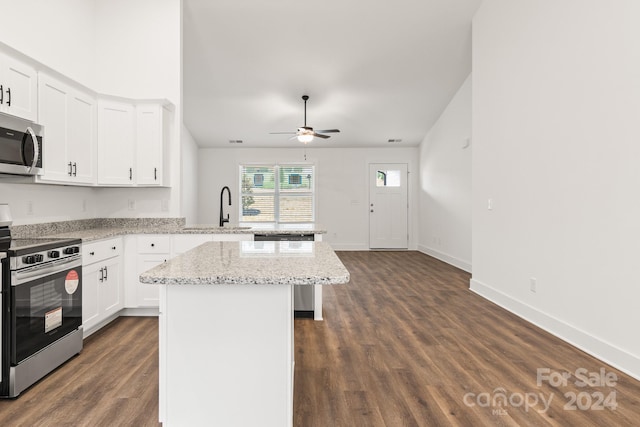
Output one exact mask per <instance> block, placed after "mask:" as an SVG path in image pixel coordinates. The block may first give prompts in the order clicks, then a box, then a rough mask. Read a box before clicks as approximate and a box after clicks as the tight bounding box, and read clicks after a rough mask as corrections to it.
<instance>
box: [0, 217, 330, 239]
mask: <svg viewBox="0 0 640 427" xmlns="http://www.w3.org/2000/svg"><path fill="white" fill-rule="evenodd" d="M11 229H12V234H13V236H14V237H27V238H39V237H45V238H46V237H56V238H80V239H82V241H83V242H90V241H94V240H101V239H108V238H111V237H119V236H124V235H130V234H282V233H287V234H305V233H307V234H311V233H313V234H324V233H326V230H325V229H323V228H322V227H321V226H320V225H318V224H260V223H253V224H246V225H245V224H243V226H238V225H233V224H232V225H229V224H227V225H225V226H224V227H219V226H218V225H217V224H194V225H185V220H184V218H101V219H100V218H98V219H90V220H75V221H61V222H50V223H41V224H31V225H19V226H13V227H12V228H11Z"/></svg>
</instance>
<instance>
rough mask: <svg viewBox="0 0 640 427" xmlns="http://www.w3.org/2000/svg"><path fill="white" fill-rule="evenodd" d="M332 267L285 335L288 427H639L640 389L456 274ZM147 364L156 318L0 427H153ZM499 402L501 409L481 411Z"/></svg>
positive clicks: (394, 256) (369, 265) (73, 367)
mask: <svg viewBox="0 0 640 427" xmlns="http://www.w3.org/2000/svg"><path fill="white" fill-rule="evenodd" d="M339 256H340V258H341V259H342V260H343V262H344V264H345V265H346V267H347V269H348V270H349V271H350V273H351V278H352V279H351V283H349V284H348V285H345V286H333V287H331V286H328V287H325V288H324V303H325V309H324V317H325V321H323V322H315V321H313V320H311V319H297V320H296V323H295V328H296V330H295V339H296V377H295V401H294V411H295V414H294V425H295V426H296V427H313V426H318V427H328V426H345V427H346V426H367V427H369V426H393V427H395V426H449V425H461V426H481V425H487V426H502V425H504V426H515V425H520V426H547V425H548V426H635V425H640V382H639V381H637V380H634V379H633V378H630V377H629V376H626V375H624V374H623V373H621V372H619V371H617V370H615V369H613V368H611V367H609V366H607V365H606V364H604V363H602V362H600V361H598V360H596V359H594V358H593V357H591V356H589V355H587V354H585V353H583V352H581V351H579V350H577V349H575V348H574V347H571V346H570V345H568V344H566V343H564V342H562V341H561V340H559V339H557V338H555V337H553V336H551V335H549V334H547V333H545V332H543V331H541V330H540V329H538V328H536V327H534V326H532V325H530V324H528V323H526V322H524V321H522V320H520V319H519V318H517V317H516V316H514V315H512V314H510V313H508V312H506V311H504V310H502V309H500V308H499V307H497V306H495V305H494V304H492V303H490V302H488V301H486V300H484V299H482V298H480V297H479V296H477V295H475V294H473V293H472V292H470V291H469V289H468V287H469V278H470V277H469V275H468V274H467V273H465V272H462V271H460V270H457V269H455V268H453V267H451V266H449V265H447V264H444V263H442V262H440V261H437V260H435V259H433V258H431V257H428V256H426V255H424V254H421V253H418V252H340V253H339ZM157 358H158V353H157V319H154V318H132V317H128V318H120V319H118V320H116V321H115V322H113V323H112V324H111V325H109V326H108V327H106V328H104V329H102V330H101V331H100V332H98V333H97V334H94V335H93V336H91V337H90V338H89V339H87V340H86V341H85V348H84V350H83V352H82V354H81V355H80V356H78V357H75V358H74V359H72V360H71V361H69V362H68V363H66V364H65V365H63V366H62V367H61V368H59V369H57V370H56V371H55V372H53V373H52V374H50V375H49V376H48V377H47V378H45V379H44V380H42V381H41V382H39V383H38V384H36V385H35V386H33V387H32V388H30V389H29V390H28V391H26V392H24V393H23V395H22V396H20V398H18V399H15V400H0V426H2V427H5V426H6V427H13V426H157V425H158V423H157V413H158V399H157V396H158V386H157V384H158V362H157ZM539 368H541V369H544V368H547V369H549V373H550V374H553V375H559V374H561V373H575V371H576V370H577V369H580V368H582V369H585V370H586V372H590V373H591V372H600V369H604V370H605V373H608V374H610V375H613V374H615V375H616V376H617V382H616V384H615V386H610V387H607V386H604V387H600V386H598V387H596V386H594V387H590V386H584V387H578V386H577V385H575V384H574V383H575V381H576V378H575V375H574V376H572V377H571V378H570V379H569V380H568V381H567V384H566V385H558V386H556V387H554V386H552V385H550V384H549V381H544V382H543V384H541V385H538V384H537V383H536V379H537V378H536V374H537V370H538V369H539ZM501 392H502V393H504V394H505V395H506V396H507V398H508V399H510V400H507V402H506V403H503V404H502V406H500V405H499V403H502V401H500V400H499V399H495V405H493V404H492V402H493V401H494V398H495V397H496V396H498V395H500V394H501ZM569 393H575V395H576V397H579V398H580V399H581V400H580V401H576V402H575V410H569V409H570V408H569V407H568V408H565V406H566V405H567V404H570V403H571V402H570V400H569V398H568V397H565V394H567V396H570V394H569ZM598 393H602V396H603V397H606V396H615V402H616V403H617V407H616V408H615V410H612V409H610V408H609V407H605V405H604V404H605V403H613V401H612V399H610V400H609V401H607V402H605V401H603V402H601V403H602V404H603V405H598V400H599V396H600V395H599V394H598ZM612 393H613V394H612ZM465 396H466V398H465ZM534 396H537V399H538V402H537V404H535V405H534V403H535V401H534ZM550 396H552V397H551V399H552V400H551V404H550V407H549V409H548V410H546V411H544V407H545V406H544V404H543V402H542V398H544V399H545V401H548V400H549V398H550ZM522 399H528V401H529V403H530V406H529V407H528V408H527V407H525V405H524V404H522V403H521V402H522ZM587 403H590V405H587ZM569 406H570V405H569ZM591 406H594V408H593V409H583V410H581V409H580V407H582V408H587V407H589V408H590V407H591ZM600 406H602V407H603V408H604V409H601V410H599V409H596V408H598V407H600ZM211 425H212V426H215V422H213V420H212V423H211Z"/></svg>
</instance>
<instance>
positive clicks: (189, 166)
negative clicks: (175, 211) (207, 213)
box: [180, 126, 199, 224]
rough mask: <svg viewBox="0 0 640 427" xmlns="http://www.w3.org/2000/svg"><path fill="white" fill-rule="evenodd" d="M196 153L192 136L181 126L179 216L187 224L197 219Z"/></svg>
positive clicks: (196, 148)
mask: <svg viewBox="0 0 640 427" xmlns="http://www.w3.org/2000/svg"><path fill="white" fill-rule="evenodd" d="M198 155H199V150H198V146H197V145H196V142H195V140H194V139H193V136H191V133H190V132H189V130H188V129H187V128H186V127H184V126H183V127H182V178H181V181H182V191H181V196H182V200H181V202H180V206H181V207H182V212H181V216H183V217H185V218H186V221H187V223H188V224H194V223H196V222H197V220H198V186H199V183H198Z"/></svg>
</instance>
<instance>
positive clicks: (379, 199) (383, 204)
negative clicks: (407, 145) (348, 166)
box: [369, 163, 409, 249]
mask: <svg viewBox="0 0 640 427" xmlns="http://www.w3.org/2000/svg"><path fill="white" fill-rule="evenodd" d="M407 178H408V167H407V164H406V163H391V164H386V163H372V164H370V165H369V248H371V249H407V248H408V240H409V239H408V234H407V221H408V218H407V217H408V212H409V205H408V199H407V187H408V186H407Z"/></svg>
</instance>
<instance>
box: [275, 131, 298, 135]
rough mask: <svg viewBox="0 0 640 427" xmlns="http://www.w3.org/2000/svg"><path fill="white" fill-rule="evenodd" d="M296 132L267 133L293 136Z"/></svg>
mask: <svg viewBox="0 0 640 427" xmlns="http://www.w3.org/2000/svg"><path fill="white" fill-rule="evenodd" d="M297 133H298V132H269V135H295V134H297Z"/></svg>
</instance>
